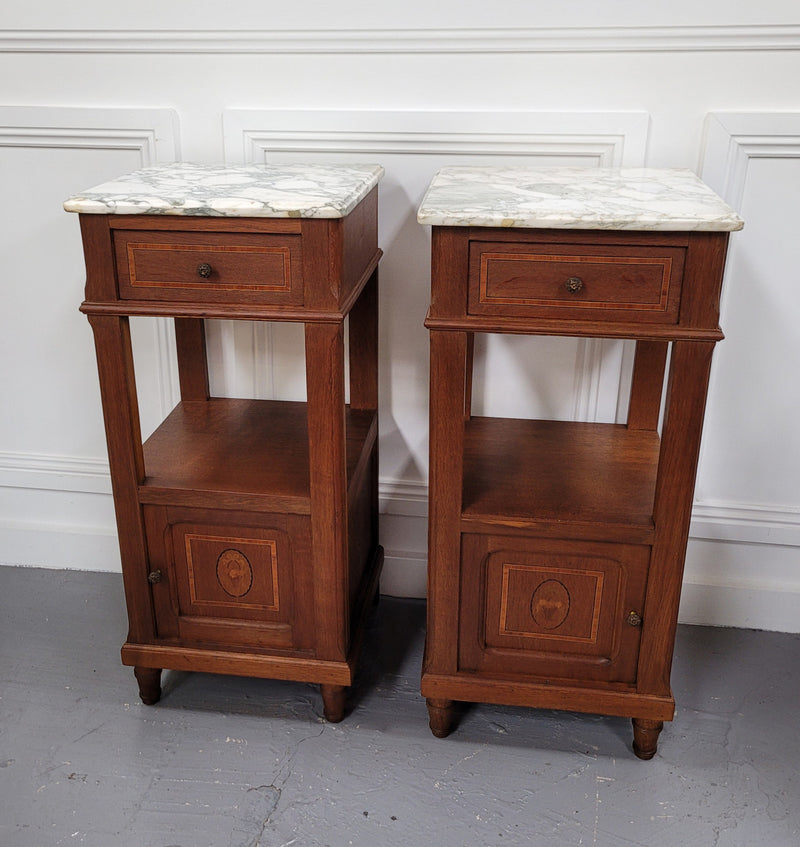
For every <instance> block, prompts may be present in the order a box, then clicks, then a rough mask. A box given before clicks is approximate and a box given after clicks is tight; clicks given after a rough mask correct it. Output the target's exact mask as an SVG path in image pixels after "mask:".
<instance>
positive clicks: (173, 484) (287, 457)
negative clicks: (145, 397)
mask: <svg viewBox="0 0 800 847" xmlns="http://www.w3.org/2000/svg"><path fill="white" fill-rule="evenodd" d="M345 416H346V431H347V478H348V486H349V484H350V483H351V481H353V479H354V476H356V475H360V473H359V468H361V467H363V464H364V455H365V454H366V453H368V452H369V451H370V450H371V448H372V446H373V444H374V441H375V438H376V430H377V426H376V415H375V413H374V412H373V411H369V410H354V409H350V408H349V407H348V408H347V409H346V412H345ZM144 464H145V481H144V484H143V485H141V486H139V499H140V502H142V503H148V504H154V505H182V506H195V507H200V508H229V509H230V508H236V509H259V510H261V509H264V510H267V511H271V512H283V513H291V514H301V515H307V514H309V513H310V510H311V506H310V493H309V459H308V416H307V412H306V404H305V403H297V402H288V401H278V400H240V399H227V398H213V399H211V400H199V401H182V402H180V403H179V404H178V405H177V406H176V407H175V408H174V409H173V411H172V412H171V413H170V414H169V415H168V416H167V418H166V419H165V420H164V421H163V423H162V424H161V425H160V426H159V427H158V429H157V430H156V431H155V432H154V433H153V435H151V436H150V438H149V439H148V440H147V441H146V442H145V444H144Z"/></svg>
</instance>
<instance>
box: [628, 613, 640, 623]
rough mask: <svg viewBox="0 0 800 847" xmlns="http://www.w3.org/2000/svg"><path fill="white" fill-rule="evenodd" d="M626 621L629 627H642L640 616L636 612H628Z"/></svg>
mask: <svg viewBox="0 0 800 847" xmlns="http://www.w3.org/2000/svg"><path fill="white" fill-rule="evenodd" d="M626 620H627V622H628V624H629V625H630V626H641V625H642V616H641V615H640V614H639V613H638V612H629V613H628V617H627V618H626Z"/></svg>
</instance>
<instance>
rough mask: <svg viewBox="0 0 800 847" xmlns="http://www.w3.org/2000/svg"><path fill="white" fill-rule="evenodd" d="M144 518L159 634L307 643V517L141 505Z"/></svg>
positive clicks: (243, 642)
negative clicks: (143, 509) (145, 506)
mask: <svg viewBox="0 0 800 847" xmlns="http://www.w3.org/2000/svg"><path fill="white" fill-rule="evenodd" d="M145 522H146V526H147V536H148V549H149V551H150V558H151V561H150V564H151V583H152V592H153V605H154V609H155V614H156V627H157V631H158V636H159V638H160V639H168V640H178V641H180V642H194V643H197V642H205V643H219V644H221V645H228V646H231V645H239V646H242V647H250V648H253V647H270V648H275V647H285V648H293V647H295V648H298V647H299V648H302V647H310V646H312V641H311V637H312V636H311V633H312V632H313V611H312V607H311V604H310V603H308V602H307V600H306V598H310V596H311V590H310V586H309V585H308V583H309V574H308V567H307V565H304V564H303V563H304V562H308V560H309V556H308V554H307V550H303V549H300V548H303V547H304V546H305V545H304V541H305V543H306V544H307V542H308V536H309V531H310V530H309V528H308V526H307V523H308V519H307V518H302V517H299V516H292V515H262V514H248V513H237V512H226V513H222V512H215V511H209V510H200V509H181V508H174V507H147V508H146V509H145ZM290 524H293V526H292V527H290ZM300 524H305V526H303V525H300Z"/></svg>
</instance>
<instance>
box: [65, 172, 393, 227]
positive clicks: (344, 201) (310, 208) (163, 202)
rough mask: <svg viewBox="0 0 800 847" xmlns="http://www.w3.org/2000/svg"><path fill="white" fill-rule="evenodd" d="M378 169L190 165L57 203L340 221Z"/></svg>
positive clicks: (102, 209) (92, 208)
mask: <svg viewBox="0 0 800 847" xmlns="http://www.w3.org/2000/svg"><path fill="white" fill-rule="evenodd" d="M383 173H384V171H383V168H382V167H381V166H380V165H320V164H291V165H231V166H227V165H194V164H187V163H182V162H178V163H173V164H167V165H156V166H154V167H150V168H144V169H142V170H139V171H135V172H134V173H131V174H127V175H126V176H122V177H119V178H118V179H114V180H112V181H111V182H104V183H103V184H102V185H97V186H95V187H94V188H90V189H88V190H86V191H82V192H81V193H80V194H76V195H75V196H73V197H70V198H69V199H68V200H66V201H65V202H64V208H65V209H66V210H67V211H68V212H81V213H83V214H99V215H108V214H115V215H201V216H217V217H261V218H343V217H344V216H345V215H347V214H349V213H350V212H351V211H352V210H353V209H354V208H355V206H356V205H357V204H358V203H359V201H361V200H362V199H363V198H364V197H366V195H367V194H368V193H369V192H370V191H371V190H372V188H373V187H374V186H375V185H377V183H378V181H379V180H380V178H381V177H382V176H383Z"/></svg>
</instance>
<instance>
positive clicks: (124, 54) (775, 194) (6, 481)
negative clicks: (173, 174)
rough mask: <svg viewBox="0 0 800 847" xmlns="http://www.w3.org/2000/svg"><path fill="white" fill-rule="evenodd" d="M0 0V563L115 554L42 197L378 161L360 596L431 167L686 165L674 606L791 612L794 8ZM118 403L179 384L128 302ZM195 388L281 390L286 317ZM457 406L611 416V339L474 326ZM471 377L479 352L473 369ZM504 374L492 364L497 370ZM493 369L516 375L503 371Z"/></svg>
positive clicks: (224, 339) (388, 505)
mask: <svg viewBox="0 0 800 847" xmlns="http://www.w3.org/2000/svg"><path fill="white" fill-rule="evenodd" d="M732 5H734V4H730V3H729V2H728V0H693V2H689V0H674V2H672V3H670V4H643V3H641V2H640V0H636V2H634V0H618V2H615V3H614V4H598V3H595V2H592V0H563V2H561V3H559V4H546V5H545V4H539V3H531V2H529V0H508V2H504V3H502V4H487V3H485V2H480V3H479V2H472V0H469V2H466V1H465V0H461V1H460V2H456V0H441V2H439V3H436V4H433V3H429V2H427V3H423V2H421V0H409V1H408V2H404V3H402V4H397V7H396V8H394V9H393V8H391V7H389V6H388V4H378V3H366V2H360V0H341V2H339V3H335V4H334V3H330V2H328V1H327V0H325V2H322V0H318V2H299V0H298V2H294V3H291V4H285V3H282V4H278V3H270V2H266V0H241V2H239V3H237V4H235V10H236V11H235V14H234V13H233V12H232V11H231V9H229V8H224V9H222V10H220V8H221V7H220V4H218V3H210V2H205V1H204V0H203V2H194V3H192V4H191V20H190V21H187V20H186V18H185V9H186V5H185V4H164V3H156V2H153V0H140V2H139V3H137V4H134V5H125V4H109V3H108V2H105V0H104V2H100V0H86V2H82V3H80V4H77V6H76V4H73V5H72V6H67V5H64V4H61V3H55V2H54V0H46V2H42V3H39V4H31V3H22V2H18V0H11V2H10V3H9V0H5V3H4V16H3V26H4V27H6V28H5V29H4V30H0V186H2V191H3V196H4V197H5V198H6V203H5V204H4V207H3V209H2V211H0V216H2V223H3V226H2V227H0V256H2V262H3V271H4V280H3V286H2V304H3V308H2V309H1V310H0V361H2V366H0V397H1V398H2V414H0V562H3V563H10V564H21V565H39V566H47V567H71V568H83V569H116V568H118V567H119V560H118V554H117V552H116V538H115V530H114V522H113V509H112V505H111V502H110V494H109V490H110V487H109V482H108V477H107V466H106V464H105V459H104V455H105V448H104V442H103V433H102V421H101V412H100V406H99V392H98V388H97V379H96V371H95V365H94V361H93V355H94V354H93V349H92V339H91V333H90V331H89V327H88V323H87V322H86V320H85V318H83V317H82V316H81V315H80V314H79V313H78V312H77V306H78V304H79V303H80V301H81V298H82V287H83V262H82V256H81V247H80V238H79V234H78V226H77V220H76V216H73V215H67V214H66V213H64V212H62V211H61V207H60V203H61V200H62V199H63V198H64V197H65V196H67V195H68V194H70V193H72V192H74V191H77V190H80V189H81V188H85V187H88V186H90V185H93V184H95V183H97V182H100V181H102V180H105V179H107V178H110V177H112V176H114V175H118V174H120V173H123V172H125V171H128V170H131V169H133V168H135V167H139V166H141V165H145V164H149V163H152V162H156V161H169V160H173V159H176V158H177V159H184V160H187V161H200V162H214V161H227V162H241V161H302V160H309V159H316V160H326V161H348V160H349V161H354V160H359V161H374V162H379V163H381V164H383V165H384V166H385V167H386V171H387V175H386V178H385V180H384V182H383V183H382V185H381V206H380V215H381V246H382V247H383V249H384V250H385V257H384V260H383V263H382V266H381V295H382V314H381V319H382V329H381V345H382V347H381V354H382V369H381V393H382V408H381V414H382V432H381V465H382V473H381V503H382V511H383V514H382V525H381V532H382V538H383V543H384V546H385V547H386V550H387V557H388V559H387V569H386V575H385V579H384V581H383V590H384V591H388V592H389V593H395V594H401V595H417V596H419V595H422V594H423V593H424V588H425V543H426V542H425V533H426V520H425V515H426V495H427V488H426V478H427V367H428V359H427V333H426V331H425V329H424V327H423V325H422V321H423V319H424V316H425V310H426V305H427V299H428V261H429V253H428V250H429V233H428V231H427V230H425V229H423V228H422V227H419V226H418V225H417V224H416V222H415V219H414V218H415V210H416V206H417V204H418V202H419V199H420V198H421V195H422V192H423V191H424V188H425V186H426V184H427V182H428V180H429V179H430V177H431V175H432V174H433V173H434V171H435V170H436V169H437V168H438V167H439V166H440V165H442V164H443V163H452V162H469V161H480V162H522V161H530V162H535V163H541V164H563V163H571V164H580V165H588V166H591V165H631V166H637V165H648V166H653V167H689V168H692V169H693V170H695V171H696V172H698V173H701V174H702V175H703V176H704V178H705V179H706V180H707V181H708V182H709V183H710V184H711V185H712V186H713V187H714V188H715V189H716V190H717V191H719V192H720V193H721V194H722V195H723V196H724V197H725V198H726V199H727V200H728V201H729V202H730V203H731V204H732V205H734V206H735V207H736V208H737V209H738V210H739V211H740V212H741V214H742V215H743V216H744V217H745V219H746V228H745V230H744V231H743V232H741V233H737V234H734V235H733V237H732V247H731V252H730V257H729V263H728V274H727V280H726V289H725V294H724V311H723V328H724V329H725V331H726V334H727V339H726V340H725V341H724V342H723V343H722V344H720V345H719V347H718V349H717V354H716V359H715V365H714V375H713V381H712V388H711V395H710V401H709V410H708V420H707V426H706V430H705V435H704V447H703V455H702V461H701V469H700V475H699V482H698V488H697V502H696V507H695V519H694V521H693V525H692V536H693V537H692V541H691V542H690V550H689V557H688V561H687V577H686V586H685V591H684V603H683V606H682V612H681V615H682V619H683V620H685V621H691V622H697V623H712V624H722V625H733V626H749V627H759V628H767V629H781V630H787V631H800V555H798V547H799V546H800V482H798V481H799V480H800V435H798V430H797V427H796V426H795V419H796V410H797V409H798V407H800V387H799V386H800V382H799V381H798V379H797V377H796V376H795V373H794V371H795V368H796V362H798V361H799V360H800V333H798V332H797V331H796V330H794V329H793V327H794V325H795V322H796V320H797V318H798V317H800V293H798V292H800V287H798V286H797V284H796V270H795V269H796V268H797V267H798V264H799V263H798V259H799V258H800V256H798V252H799V251H800V240H798V239H797V237H796V235H795V232H796V230H797V225H798V223H800V212H798V211H797V204H796V202H794V201H795V198H796V197H797V196H800V88H798V84H797V80H798V79H799V78H800V20H798V18H800V16H798V15H797V9H796V3H795V2H794V0H766V1H765V2H762V3H760V4H748V5H746V6H745V5H744V4H735V5H736V6H737V8H735V9H732V8H731V6H732ZM134 329H135V348H136V355H137V368H138V370H137V377H138V379H139V387H140V394H141V403H142V416H143V427H144V429H145V430H150V429H152V427H154V426H155V425H156V424H157V422H158V421H159V420H160V418H161V417H162V416H163V415H164V414H165V413H166V411H168V410H169V409H170V408H171V405H172V404H173V403H174V402H175V398H176V396H177V386H176V377H175V366H174V361H173V357H174V351H173V343H174V342H173V339H172V336H171V330H170V327H169V325H168V323H166V322H159V321H155V320H147V319H142V320H140V321H138V322H137V324H136V326H135V328H134ZM209 343H210V349H211V356H212V362H213V373H212V386H213V388H214V390H215V391H217V392H220V393H229V394H252V395H253V396H298V395H301V394H302V391H303V384H302V343H301V339H300V336H299V335H298V333H297V331H296V328H294V327H291V326H285V325H277V324H276V325H272V326H255V327H254V326H252V325H249V324H227V323H219V324H214V325H213V326H211V327H210V328H209ZM482 354H483V356H484V357H486V358H487V359H488V360H489V361H490V362H491V364H492V369H491V373H492V374H493V379H492V381H487V382H486V383H485V384H483V386H482V387H479V389H478V390H477V392H476V403H477V404H478V405H479V407H480V408H488V409H491V410H493V411H497V412H500V411H507V412H510V413H534V414H546V415H548V416H554V417H577V418H579V419H598V420H614V419H615V418H618V417H619V416H620V415H621V414H623V413H624V406H625V400H624V389H625V377H626V373H627V368H628V367H629V366H630V351H629V349H628V348H627V347H626V346H625V345H623V344H620V343H617V342H594V341H577V340H555V339H526V338H522V339H517V338H495V337H493V338H491V339H489V340H488V341H487V343H486V344H484V345H483V347H482ZM485 372H486V369H485V368H484V367H483V365H482V364H480V363H479V365H478V367H477V369H476V374H477V377H478V378H481V377H482V375H483V374H484V373H485ZM498 373H500V374H502V377H497V376H495V375H496V374H498ZM512 386H513V390H512Z"/></svg>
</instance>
